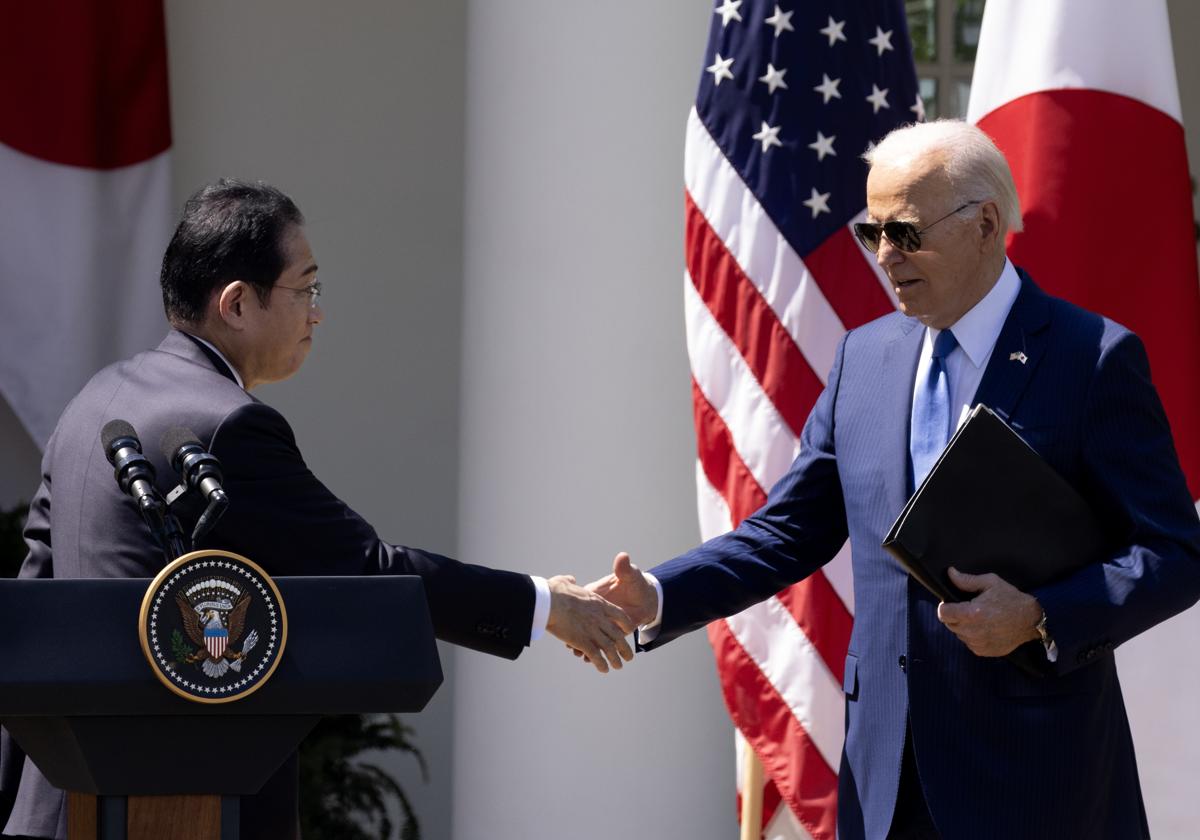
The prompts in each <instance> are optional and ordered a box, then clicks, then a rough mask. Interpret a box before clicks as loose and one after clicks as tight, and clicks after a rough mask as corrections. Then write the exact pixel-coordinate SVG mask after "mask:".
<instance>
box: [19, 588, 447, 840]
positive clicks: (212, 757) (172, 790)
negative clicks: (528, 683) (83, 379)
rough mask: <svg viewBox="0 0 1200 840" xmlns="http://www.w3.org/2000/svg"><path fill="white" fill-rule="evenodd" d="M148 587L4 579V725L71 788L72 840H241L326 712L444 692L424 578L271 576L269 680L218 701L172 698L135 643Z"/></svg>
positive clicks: (412, 708)
mask: <svg viewBox="0 0 1200 840" xmlns="http://www.w3.org/2000/svg"><path fill="white" fill-rule="evenodd" d="M149 584H150V580H149V579H144V580H141V579H103V580H99V579H79V580H74V579H55V580H0V663H2V664H0V723H2V724H3V725H4V727H5V728H6V729H8V731H9V734H10V735H12V737H13V738H14V739H15V740H16V741H17V743H18V744H19V745H20V746H21V748H22V749H23V750H24V751H25V753H26V755H28V756H29V758H30V759H32V760H33V762H34V763H35V764H36V765H37V767H38V769H40V770H41V771H42V773H43V774H44V775H45V776H46V778H47V779H48V780H49V781H50V782H51V784H53V785H55V786H56V787H58V788H61V789H63V790H66V791H68V803H69V812H68V832H69V838H70V840H150V838H153V840H167V839H168V838H180V840H185V838H186V840H193V838H194V840H238V818H239V805H238V803H239V798H240V797H241V796H245V795H249V794H253V793H257V792H258V791H259V789H260V788H261V787H262V786H263V784H264V783H265V782H266V781H267V780H268V779H269V778H270V776H271V775H272V774H273V773H274V772H275V770H277V769H278V768H279V766H280V765H281V764H282V763H283V762H284V761H285V760H286V759H287V758H288V756H289V755H291V753H292V752H293V751H295V750H296V748H297V747H298V746H299V744H300V742H301V740H303V738H304V736H305V735H307V734H308V732H309V731H310V730H311V729H312V728H313V727H314V726H315V725H316V724H317V722H318V721H319V720H320V718H321V716H323V715H336V714H359V713H375V712H416V711H420V710H421V709H422V708H424V706H425V704H426V703H428V702H429V699H430V698H431V697H432V696H433V693H434V692H435V691H436V690H437V688H438V686H439V685H441V682H442V669H441V663H440V661H439V660H438V655H437V647H436V645H435V643H434V637H433V627H432V624H431V623H430V619H429V611H428V607H427V605H426V603H425V592H424V588H423V585H422V583H421V580H420V578H417V577H412V576H386V575H381V576H373V577H292V578H287V577H281V578H276V579H275V584H276V585H277V586H278V588H279V592H280V594H281V595H282V597H283V601H284V604H285V605H286V609H287V615H288V624H289V631H288V639H287V645H286V647H285V649H284V652H283V656H282V658H281V660H280V662H279V665H278V668H277V669H276V670H275V672H274V674H272V675H271V678H270V679H269V680H268V681H267V682H266V683H265V684H264V685H263V686H262V687H261V688H260V689H258V690H257V691H255V692H254V693H253V694H251V695H249V696H247V697H244V698H243V699H240V700H237V701H234V702H230V703H224V704H202V703H195V702H191V701H189V700H186V699H184V698H183V697H179V696H177V695H176V694H173V693H172V692H171V691H170V690H168V689H167V687H166V686H164V685H163V684H162V683H161V682H159V680H158V679H157V678H156V676H155V675H154V672H153V671H152V670H151V667H150V665H149V664H148V663H147V661H146V658H145V657H144V655H143V653H142V650H141V647H140V645H139V641H138V611H139V607H140V605H141V602H142V598H143V596H144V595H145V593H146V589H147V587H148V586H149Z"/></svg>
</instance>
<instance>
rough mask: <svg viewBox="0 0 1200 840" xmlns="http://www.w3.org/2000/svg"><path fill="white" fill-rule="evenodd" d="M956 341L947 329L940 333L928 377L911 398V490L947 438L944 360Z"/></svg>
mask: <svg viewBox="0 0 1200 840" xmlns="http://www.w3.org/2000/svg"><path fill="white" fill-rule="evenodd" d="M957 346H958V339H956V338H955V337H954V333H952V332H950V330H942V331H941V332H940V333H938V337H937V338H936V339H935V340H934V342H933V357H932V359H931V360H930V362H929V375H928V377H927V378H926V379H925V381H924V382H922V383H921V387H920V388H918V389H917V391H916V394H915V395H914V396H913V405H912V425H911V426H910V427H909V437H908V453H909V457H910V458H911V459H912V461H911V463H912V478H913V483H912V486H913V489H916V488H917V487H920V486H921V482H922V481H923V480H924V479H925V476H926V475H928V474H929V471H930V470H931V469H932V468H933V465H934V462H936V461H937V459H938V456H939V455H941V454H942V449H944V448H945V446H946V441H948V440H949V439H950V432H951V430H952V427H951V425H950V423H951V418H950V377H949V375H948V373H947V371H946V357H947V356H949V355H950V354H951V353H952V352H954V348H955V347H957Z"/></svg>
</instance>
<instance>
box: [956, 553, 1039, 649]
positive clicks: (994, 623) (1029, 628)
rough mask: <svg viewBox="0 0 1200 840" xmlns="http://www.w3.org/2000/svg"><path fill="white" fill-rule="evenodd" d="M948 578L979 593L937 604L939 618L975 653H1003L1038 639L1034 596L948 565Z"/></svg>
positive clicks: (1001, 581)
mask: <svg viewBox="0 0 1200 840" xmlns="http://www.w3.org/2000/svg"><path fill="white" fill-rule="evenodd" d="M950 581H951V582H952V583H953V584H954V585H955V586H957V587H958V588H959V589H961V590H962V591H964V592H977V593H979V594H977V595H976V596H975V597H974V598H972V599H971V600H970V601H963V602H961V603H958V604H948V603H946V602H945V601H943V602H942V603H940V604H938V620H939V621H941V622H942V624H945V625H946V626H947V627H948V628H950V632H952V633H953V634H954V635H955V636H958V638H959V639H961V640H962V643H963V644H965V645H966V646H967V647H968V648H970V650H971V652H972V653H974V654H975V655H976V656H1006V655H1008V654H1009V653H1012V652H1013V651H1014V650H1016V649H1017V648H1018V647H1019V646H1020V645H1022V644H1024V643H1025V642H1028V641H1031V640H1032V639H1037V638H1041V637H1040V636H1039V634H1038V631H1037V624H1038V622H1039V621H1041V619H1042V607H1041V605H1040V604H1039V603H1038V600H1037V598H1034V597H1033V596H1032V595H1027V594H1026V593H1024V592H1022V591H1021V590H1019V589H1017V588H1016V587H1015V586H1013V585H1012V584H1011V583H1009V582H1008V581H1006V580H1004V578H1002V577H1000V576H999V575H994V574H986V575H968V574H966V573H964V572H960V571H959V570H958V569H954V568H951V569H950Z"/></svg>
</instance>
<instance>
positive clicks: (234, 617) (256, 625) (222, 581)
mask: <svg viewBox="0 0 1200 840" xmlns="http://www.w3.org/2000/svg"><path fill="white" fill-rule="evenodd" d="M138 637H139V638H140V640H141V643H142V652H143V653H145V654H146V659H147V660H148V661H149V662H150V668H151V670H153V671H154V675H155V676H156V677H158V679H159V680H160V681H161V682H162V683H163V684H164V685H165V686H166V687H167V688H169V689H171V691H173V692H175V693H176V694H178V695H179V696H180V697H185V698H187V699H188V700H193V701H195V702H197V703H229V702H232V701H234V700H239V699H241V698H242V697H245V696H246V695H248V694H251V693H253V692H254V691H256V690H258V689H259V688H260V687H261V686H262V685H263V684H264V683H265V682H266V681H267V680H268V679H270V678H271V674H273V673H274V672H275V667H276V666H277V665H278V664H279V659H280V657H282V656H283V648H284V645H285V644H286V642H287V611H286V610H285V609H284V606H283V599H282V598H281V597H280V595H279V590H278V589H277V588H276V587H275V582H274V581H272V580H271V578H270V577H269V576H268V575H267V573H266V572H264V571H263V570H262V569H261V568H259V567H258V565H256V564H255V563H253V562H251V561H250V560H247V559H246V558H245V557H242V556H241V555H238V554H233V553H232V552H229V551H215V550H206V551H193V552H191V553H190V554H185V555H184V556H182V557H180V558H179V559H178V560H176V561H175V562H173V563H170V564H169V565H168V566H167V567H166V568H165V569H163V570H162V571H161V572H159V573H158V577H156V578H155V579H154V580H153V581H152V582H151V583H150V587H149V588H148V589H147V590H146V595H145V597H144V598H143V599H142V609H141V614H140V615H139V617H138Z"/></svg>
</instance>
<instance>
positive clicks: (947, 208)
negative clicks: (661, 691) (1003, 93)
mask: <svg viewBox="0 0 1200 840" xmlns="http://www.w3.org/2000/svg"><path fill="white" fill-rule="evenodd" d="M867 162H868V164H869V165H870V167H871V169H870V175H869V177H868V181H867V213H868V220H869V221H868V222H866V223H865V224H862V225H858V226H856V231H855V232H856V234H857V235H858V236H859V238H860V240H861V241H862V242H863V244H864V245H865V246H866V247H867V248H868V249H869V250H871V251H873V252H875V253H876V254H877V259H878V262H879V264H880V265H881V266H882V267H883V269H884V271H885V272H886V273H887V275H888V277H889V279H890V280H891V282H892V284H893V287H894V289H895V293H896V296H897V298H898V300H899V304H900V312H897V313H893V314H890V315H887V316H885V317H883V318H880V319H879V320H876V321H874V322H872V323H870V324H867V325H866V326H863V327H861V328H859V329H855V330H851V331H850V332H849V333H848V334H847V335H846V336H845V337H844V338H843V340H842V342H841V344H840V346H839V347H838V350H837V355H836V358H835V360H834V364H833V369H832V371H831V372H830V374H829V379H828V384H827V385H826V388H825V391H824V393H823V394H822V395H821V397H820V399H819V400H818V401H817V403H816V405H815V407H814V408H813V411H812V414H811V415H810V417H809V418H808V422H807V423H806V425H805V427H804V431H803V435H802V437H801V451H800V456H799V457H798V458H797V459H796V461H795V463H794V464H793V465H792V467H791V469H790V471H789V472H788V473H787V475H786V476H784V478H783V479H782V480H781V481H780V482H779V483H778V484H777V485H776V486H775V487H774V489H773V490H772V491H771V494H770V497H769V498H768V500H767V503H766V504H765V505H764V506H763V507H762V509H761V510H759V511H757V512H756V513H755V514H753V515H752V516H750V517H749V518H748V519H746V520H745V521H744V522H743V523H742V524H741V525H740V526H739V527H738V528H737V529H736V530H734V531H732V532H731V533H729V534H726V535H724V536H721V537H718V538H716V539H714V540H710V541H709V542H707V543H705V544H704V545H701V546H700V547H698V548H696V549H694V550H692V551H690V552H688V553H686V554H684V555H682V556H680V557H677V558H675V559H673V560H671V561H669V562H667V563H664V564H662V565H660V566H658V567H656V568H654V569H652V570H651V572H650V573H646V574H643V573H642V572H640V571H638V570H637V568H636V567H634V566H632V565H631V564H630V562H629V558H628V556H627V555H624V554H621V555H618V557H617V560H616V562H615V563H614V572H613V574H612V575H610V576H608V577H606V578H603V579H601V580H599V581H596V582H595V583H594V584H592V586H593V587H594V588H595V589H597V590H598V591H599V592H600V593H601V594H603V595H605V596H606V597H608V598H609V599H610V600H613V601H614V602H616V603H617V604H619V605H621V606H623V607H624V608H625V609H626V611H627V612H628V613H629V615H630V617H631V618H632V619H633V620H635V621H637V622H638V623H639V624H640V625H642V629H641V630H640V633H639V642H640V643H641V646H642V648H643V649H652V648H655V647H658V646H660V645H662V644H665V643H666V642H668V641H670V640H671V639H673V638H675V637H676V636H678V635H680V634H682V633H686V632H689V631H691V630H695V629H697V628H699V627H702V626H704V625H705V624H706V623H708V622H710V621H712V620H714V619H717V618H721V617H724V616H729V615H732V614H734V613H737V612H739V611H740V610H742V609H744V608H745V607H747V606H749V605H750V604H752V603H755V602H757V601H760V600H762V599H764V598H766V597H769V596H770V595H772V594H774V593H776V592H778V591H779V590H781V589H783V588H784V587H786V586H788V585H789V584H792V583H794V582H796V581H798V580H800V579H802V578H804V577H805V576H807V575H809V574H811V573H812V572H813V571H815V570H816V569H818V568H819V567H820V566H821V565H823V564H824V563H826V562H827V561H829V560H830V559H831V558H832V557H833V556H834V554H835V552H836V551H837V550H838V549H839V548H840V546H841V545H842V544H843V542H844V541H845V540H846V539H847V537H848V538H849V539H850V542H851V547H852V552H853V566H854V590H855V603H856V614H855V624H854V631H853V635H852V637H851V640H850V648H849V651H848V653H847V657H846V669H845V685H844V688H845V699H846V739H845V747H844V750H843V754H842V764H841V772H840V776H839V779H840V781H839V797H838V834H839V837H841V838H842V840H856V838H872V840H875V838H937V837H945V838H972V839H973V840H974V839H976V838H998V840H999V838H1004V840H1008V839H1009V838H1063V837H1087V838H1114V840H1116V838H1120V839H1121V840H1126V838H1133V837H1145V836H1148V834H1149V829H1148V826H1147V823H1146V816H1145V809H1144V807H1143V804H1142V799H1141V792H1140V789H1139V784H1138V775H1137V766H1136V762H1135V758H1134V749H1133V742H1132V739H1131V736H1130V731H1129V724H1128V721H1127V718H1126V715H1125V709H1124V704H1123V702H1122V698H1121V689H1120V685H1119V683H1118V680H1117V673H1116V668H1115V664H1114V658H1113V653H1112V651H1113V649H1114V648H1115V647H1116V646H1117V645H1119V644H1121V643H1122V642H1124V641H1126V640H1127V639H1129V638H1131V637H1133V636H1134V635H1136V634H1138V633H1140V632H1142V631H1143V630H1145V629H1147V628H1148V627H1151V626H1152V625H1154V624H1156V623H1158V622H1160V621H1162V620H1164V619H1166V618H1167V617H1169V616H1171V615H1173V614H1175V613H1177V612H1179V611H1181V610H1183V609H1186V608H1187V607H1188V606H1190V605H1191V604H1193V603H1194V602H1195V601H1196V600H1197V598H1198V597H1200V521H1198V520H1197V515H1196V510H1195V508H1194V506H1193V502H1192V498H1191V495H1190V493H1189V491H1188V488H1187V485H1186V482H1185V480H1184V477H1183V474H1182V471H1181V469H1180V466H1179V463H1178V459H1177V457H1176V454H1175V449H1174V444H1173V442H1172V438H1171V430H1170V428H1169V426H1168V423H1167V418H1166V416H1165V414H1164V412H1163V409H1162V406H1161V404H1160V402H1159V399H1158V396H1157V394H1156V392H1155V390H1154V386H1153V385H1152V384H1151V380H1150V370H1149V366H1148V363H1147V359H1146V355H1145V351H1144V349H1143V347H1142V344H1141V342H1140V340H1139V339H1138V338H1137V337H1136V336H1135V335H1133V334H1132V333H1130V332H1129V331H1128V330H1126V329H1125V328H1123V327H1121V326H1120V325H1119V324H1116V323H1113V322H1112V321H1110V320H1108V319H1106V318H1102V317H1100V316H1098V315H1095V314H1092V313H1090V312H1086V311H1084V310H1082V309H1079V308H1077V307H1075V306H1072V305H1071V304H1068V303H1066V302H1065V301H1062V300H1058V299H1056V298H1052V297H1050V296H1048V295H1046V294H1045V293H1043V292H1042V291H1041V290H1040V289H1038V287H1037V286H1036V285H1035V284H1034V282H1033V281H1032V279H1030V277H1029V276H1028V275H1027V274H1025V273H1024V272H1022V271H1020V270H1019V269H1016V268H1015V267H1014V266H1013V265H1012V263H1011V262H1009V261H1008V259H1007V257H1006V256H1005V252H1004V242H1005V235H1006V234H1007V232H1008V231H1009V230H1020V225H1021V217H1020V208H1019V205H1018V201H1017V195H1016V189H1015V187H1014V185H1013V180H1012V175H1011V173H1010V171H1009V168H1008V164H1007V162H1006V161H1005V160H1004V157H1003V155H1002V154H1001V153H1000V151H999V150H998V149H997V148H996V147H995V146H994V145H993V144H992V142H991V141H990V140H989V139H988V138H987V136H986V135H984V134H983V133H982V132H981V131H979V130H978V129H976V128H974V127H973V126H969V125H966V124H964V123H961V122H955V121H942V122H935V123H931V124H923V125H916V126H909V127H906V128H902V129H899V130H897V131H895V132H893V133H892V134H891V135H889V136H888V137H886V138H885V139H884V140H883V141H882V142H881V143H880V144H879V145H878V146H876V147H875V148H874V149H873V150H872V151H870V152H869V153H868V155H867ZM1101 236H1102V233H1101V232H1100V231H1099V230H1098V231H1097V242H1096V247H1103V242H1102V241H1101V240H1100V237H1101ZM976 403H983V404H985V405H987V406H989V407H991V408H992V409H993V410H994V411H996V412H997V413H998V414H999V415H1000V416H1002V417H1003V418H1005V419H1006V420H1007V421H1008V422H1009V424H1010V425H1011V426H1012V427H1013V428H1014V429H1016V430H1017V431H1018V432H1019V433H1020V434H1021V436H1022V437H1023V438H1024V439H1025V440H1026V441H1027V442H1028V443H1029V444H1031V445H1032V446H1033V447H1034V448H1035V449H1036V450H1037V451H1038V452H1039V453H1040V454H1041V455H1042V456H1043V457H1044V458H1045V459H1046V460H1047V461H1048V462H1049V463H1050V464H1051V465H1052V466H1053V467H1054V468H1055V469H1056V470H1058V472H1059V473H1060V474H1061V475H1062V476H1063V477H1064V478H1066V480H1067V481H1069V482H1070V483H1071V484H1072V485H1073V486H1074V487H1075V488H1077V489H1078V490H1079V492H1080V493H1081V494H1083V496H1084V497H1085V498H1086V499H1087V500H1088V501H1089V502H1090V503H1091V505H1092V506H1093V507H1094V508H1095V510H1096V511H1097V512H1098V513H1099V514H1100V515H1101V518H1102V520H1103V521H1105V522H1106V523H1108V524H1109V525H1111V527H1112V536H1113V538H1114V542H1113V545H1115V546H1118V547H1117V548H1115V549H1114V550H1113V551H1112V553H1111V555H1110V556H1108V557H1107V558H1106V559H1105V560H1104V561H1103V562H1098V563H1096V564H1094V565H1092V566H1088V567H1086V568H1084V569H1082V570H1080V571H1079V572H1077V573H1075V574H1073V575H1071V576H1070V577H1068V578H1066V579H1065V580H1060V581H1058V582H1055V583H1053V584H1051V585H1048V586H1044V587H1041V588H1039V589H1036V590H1035V591H1031V592H1021V591H1019V590H1017V589H1016V588H1014V587H1013V586H1011V585H1010V584H1008V583H1007V582H1006V581H1004V580H1003V579H1001V578H999V577H997V576H996V575H993V574H986V575H978V576H975V575H965V574H960V575H957V576H956V577H955V578H954V581H955V583H956V584H957V585H958V586H959V588H961V589H963V590H965V591H968V592H973V593H977V594H976V595H975V597H974V598H973V600H971V601H968V602H965V603H961V604H939V603H938V601H937V599H936V598H935V597H934V596H932V595H930V594H929V592H927V591H926V590H925V589H924V588H922V587H921V586H920V585H918V584H917V583H916V582H915V581H913V580H912V579H911V578H909V576H908V575H907V574H906V573H905V572H904V571H903V569H902V568H901V567H900V566H899V565H898V564H897V563H896V562H895V561H894V560H893V559H891V558H890V557H889V556H888V555H887V554H886V553H885V552H884V551H883V550H882V549H881V547H880V543H881V541H882V539H883V536H884V534H885V533H886V532H887V530H888V528H889V526H890V525H891V523H892V521H893V519H894V518H895V516H896V515H897V514H898V513H899V511H900V510H901V508H902V507H903V506H904V503H905V501H906V499H907V498H908V496H909V494H910V493H911V492H912V489H913V487H914V486H916V485H917V484H919V483H920V481H921V479H922V478H923V477H924V475H925V474H926V472H927V471H928V467H929V465H930V464H931V463H932V459H933V458H935V457H936V454H937V452H938V451H940V449H941V447H942V446H943V445H944V444H945V442H946V440H947V439H948V437H949V435H950V433H951V431H952V430H953V428H954V427H955V426H956V425H957V423H958V422H960V421H961V419H963V417H964V416H965V413H966V411H967V410H968V409H969V408H970V407H971V406H973V405H975V404H976ZM979 481H980V482H984V481H987V476H983V475H981V476H979ZM1029 551H1030V552H1034V553H1036V552H1037V551H1038V546H1037V545H1030V546H1029ZM1030 642H1032V643H1034V644H1035V645H1036V646H1037V647H1036V652H1037V653H1038V655H1041V656H1044V657H1045V658H1046V660H1047V670H1048V671H1049V676H1046V677H1045V678H1042V679H1038V678H1035V677H1030V676H1027V675H1026V674H1025V673H1023V672H1022V671H1020V670H1018V669H1017V668H1016V667H1014V666H1013V665H1012V664H1011V663H1010V662H1008V661H1007V660H1005V659H1003V658H1000V657H1003V656H1004V655H1005V654H1008V653H1010V652H1011V651H1013V650H1014V649H1016V648H1017V647H1019V646H1021V645H1022V644H1027V643H1030Z"/></svg>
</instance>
